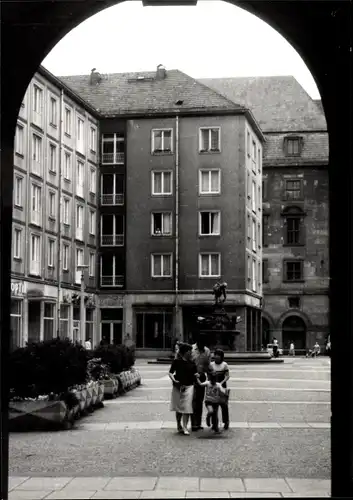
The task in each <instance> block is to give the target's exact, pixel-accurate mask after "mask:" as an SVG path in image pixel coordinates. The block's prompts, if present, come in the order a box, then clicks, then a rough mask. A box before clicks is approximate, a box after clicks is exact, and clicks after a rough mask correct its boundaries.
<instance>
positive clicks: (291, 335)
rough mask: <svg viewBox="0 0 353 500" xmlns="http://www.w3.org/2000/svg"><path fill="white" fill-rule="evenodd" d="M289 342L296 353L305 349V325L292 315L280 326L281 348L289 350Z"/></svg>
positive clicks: (298, 317)
mask: <svg viewBox="0 0 353 500" xmlns="http://www.w3.org/2000/svg"><path fill="white" fill-rule="evenodd" d="M291 342H293V343H294V346H295V349H296V350H297V351H301V350H304V349H306V324H305V323H304V321H303V319H302V318H301V317H300V316H298V315H294V314H293V315H291V316H288V317H287V318H286V319H285V320H284V321H283V324H282V344H283V348H284V349H289V344H290V343H291Z"/></svg>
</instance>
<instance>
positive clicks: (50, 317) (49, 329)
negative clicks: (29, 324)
mask: <svg viewBox="0 0 353 500" xmlns="http://www.w3.org/2000/svg"><path fill="white" fill-rule="evenodd" d="M54 310H55V304H53V303H51V302H44V317H43V320H44V325H43V327H44V340H50V339H52V338H53V337H54Z"/></svg>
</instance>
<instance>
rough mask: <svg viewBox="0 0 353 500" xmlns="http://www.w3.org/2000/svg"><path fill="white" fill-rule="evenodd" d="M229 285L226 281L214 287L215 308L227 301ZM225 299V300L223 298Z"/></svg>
mask: <svg viewBox="0 0 353 500" xmlns="http://www.w3.org/2000/svg"><path fill="white" fill-rule="evenodd" d="M227 286H228V285H227V283H226V282H225V281H224V282H223V283H219V282H217V283H216V284H215V285H214V287H213V295H214V299H215V303H214V305H215V306H218V305H219V304H224V302H225V301H226V299H227ZM222 297H223V298H222Z"/></svg>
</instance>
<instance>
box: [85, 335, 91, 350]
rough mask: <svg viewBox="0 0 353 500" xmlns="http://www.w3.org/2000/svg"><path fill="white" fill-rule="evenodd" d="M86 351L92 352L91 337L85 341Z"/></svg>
mask: <svg viewBox="0 0 353 500" xmlns="http://www.w3.org/2000/svg"><path fill="white" fill-rule="evenodd" d="M85 349H87V350H88V351H91V350H92V340H91V337H90V338H89V339H87V340H86V341H85Z"/></svg>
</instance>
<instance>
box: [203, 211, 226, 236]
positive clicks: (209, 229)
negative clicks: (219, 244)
mask: <svg viewBox="0 0 353 500" xmlns="http://www.w3.org/2000/svg"><path fill="white" fill-rule="evenodd" d="M220 218H221V214H220V212H200V213H199V234H200V236H205V235H208V236H213V235H219V234H220Z"/></svg>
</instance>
